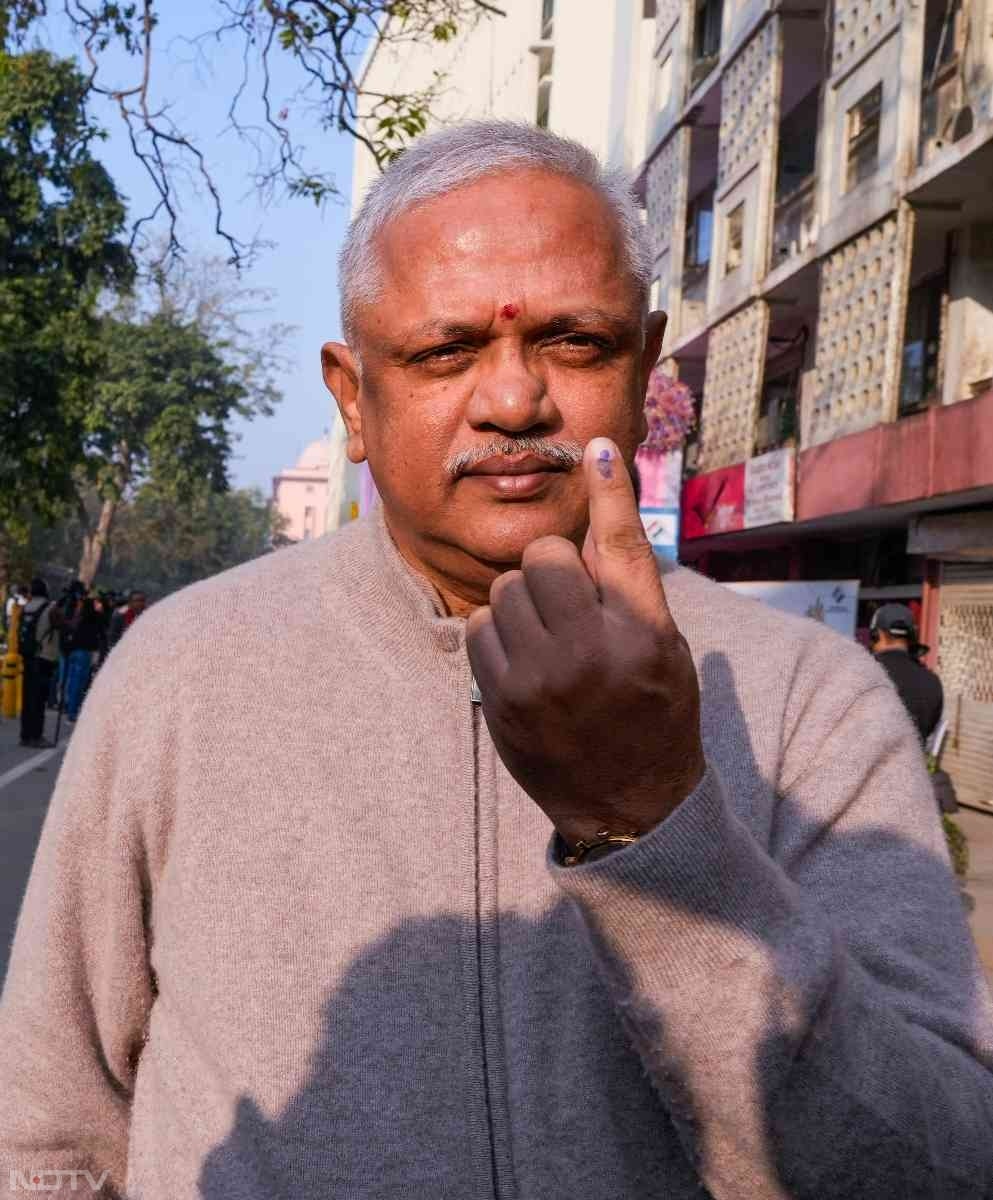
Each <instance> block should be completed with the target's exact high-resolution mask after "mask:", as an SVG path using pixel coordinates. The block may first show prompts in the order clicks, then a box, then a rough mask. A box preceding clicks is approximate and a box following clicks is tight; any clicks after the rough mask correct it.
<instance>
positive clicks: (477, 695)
mask: <svg viewBox="0 0 993 1200" xmlns="http://www.w3.org/2000/svg"><path fill="white" fill-rule="evenodd" d="M471 678H472V687H471V688H470V689H469V699H470V701H471V702H472V703H473V704H482V703H483V693H482V692H481V691H480V690H479V684H478V683H477V682H476V676H475V675H473V676H472V677H471Z"/></svg>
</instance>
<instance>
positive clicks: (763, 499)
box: [745, 448, 795, 529]
mask: <svg viewBox="0 0 993 1200" xmlns="http://www.w3.org/2000/svg"><path fill="white" fill-rule="evenodd" d="M794 462H795V454H794V451H793V449H792V448H789V449H786V450H773V451H771V452H770V453H769V454H760V455H759V456H758V458H750V459H749V460H748V462H746V463H745V528H746V529H755V528H756V527H757V526H759V525H778V524H780V522H782V521H792V520H793V495H794V491H793V481H794Z"/></svg>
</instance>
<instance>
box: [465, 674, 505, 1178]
mask: <svg viewBox="0 0 993 1200" xmlns="http://www.w3.org/2000/svg"><path fill="white" fill-rule="evenodd" d="M471 679H472V685H471V687H470V689H469V700H470V703H471V705H472V756H473V780H474V787H473V791H474V793H475V813H474V822H475V828H476V855H475V858H476V982H477V987H478V993H477V1005H478V1013H479V1035H480V1043H479V1044H480V1051H481V1053H482V1060H483V1061H482V1065H483V1102H484V1105H485V1109H486V1133H487V1137H488V1139H489V1147H490V1177H491V1180H492V1185H493V1200H499V1197H500V1177H499V1171H498V1170H497V1154H496V1141H495V1136H494V1130H493V1098H492V1080H491V1078H490V1064H489V1050H488V1047H487V1041H488V1037H489V1031H488V1029H487V1026H486V1005H485V1003H484V990H485V981H484V979H483V945H482V942H483V914H482V890H481V884H480V877H479V868H480V856H481V853H482V847H481V846H480V806H481V803H482V797H481V795H480V782H479V780H480V772H479V744H480V726H481V724H482V720H483V710H482V707H481V706H482V703H483V697H482V693H481V692H480V690H479V685H478V684H477V683H476V677H475V676H471Z"/></svg>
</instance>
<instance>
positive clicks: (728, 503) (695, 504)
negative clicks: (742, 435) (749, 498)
mask: <svg viewBox="0 0 993 1200" xmlns="http://www.w3.org/2000/svg"><path fill="white" fill-rule="evenodd" d="M682 516H683V537H684V538H698V537H706V536H707V535H708V534H711V533H731V532H732V531H734V530H736V529H743V528H744V526H745V464H744V463H739V464H738V465H737V466H734V467H725V468H723V470H720V471H708V472H707V473H706V475H696V476H694V478H693V479H687V481H686V483H685V484H684V485H683V510H682Z"/></svg>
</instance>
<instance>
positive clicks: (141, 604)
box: [107, 591, 147, 650]
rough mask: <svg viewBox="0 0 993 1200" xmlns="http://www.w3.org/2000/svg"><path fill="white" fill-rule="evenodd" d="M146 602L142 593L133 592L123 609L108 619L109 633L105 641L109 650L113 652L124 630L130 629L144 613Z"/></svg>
mask: <svg viewBox="0 0 993 1200" xmlns="http://www.w3.org/2000/svg"><path fill="white" fill-rule="evenodd" d="M146 600H147V597H146V596H145V593H144V592H139V591H133V592H131V593H129V595H128V602H127V604H125V605H124V607H123V608H119V609H117V611H116V612H115V613H114V615H113V616H112V617H111V618H110V632H109V634H108V639H107V640H108V642H109V647H108V648H109V649H111V650H113V648H114V647H115V646H116V645H117V643H118V642H119V641H120V640H121V638H122V637H123V636H124V634H125V632H126V630H128V629H130V628H131V626H132V625H133V624H134V622H135V621H136V620H137V618H138V617H140V616H141V614H142V613H143V612H144V611H145V603H146Z"/></svg>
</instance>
